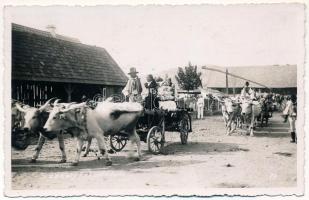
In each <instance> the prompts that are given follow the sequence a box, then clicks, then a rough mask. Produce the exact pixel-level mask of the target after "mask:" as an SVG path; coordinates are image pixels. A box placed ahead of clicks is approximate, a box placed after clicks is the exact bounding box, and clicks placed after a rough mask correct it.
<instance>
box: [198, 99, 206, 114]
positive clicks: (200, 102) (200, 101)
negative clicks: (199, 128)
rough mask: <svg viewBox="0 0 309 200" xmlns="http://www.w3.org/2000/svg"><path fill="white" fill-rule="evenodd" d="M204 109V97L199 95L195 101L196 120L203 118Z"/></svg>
mask: <svg viewBox="0 0 309 200" xmlns="http://www.w3.org/2000/svg"><path fill="white" fill-rule="evenodd" d="M204 107H205V101H204V97H203V96H202V95H199V96H198V99H197V118H198V119H203V118H204Z"/></svg>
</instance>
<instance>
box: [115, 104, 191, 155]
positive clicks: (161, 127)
mask: <svg viewBox="0 0 309 200" xmlns="http://www.w3.org/2000/svg"><path fill="white" fill-rule="evenodd" d="M136 131H137V134H138V135H139V137H140V139H141V141H144V142H145V143H147V146H148V150H149V151H150V152H151V153H152V154H159V153H160V152H161V150H162V148H163V147H164V143H165V132H166V131H168V132H178V133H179V137H180V141H181V144H187V141H188V135H189V133H190V132H192V126H191V116H190V114H189V113H188V111H187V110H185V109H180V108H177V109H175V110H172V111H171V110H170V111H168V110H164V109H144V112H143V115H142V116H141V117H140V119H139V121H138V123H137V127H136ZM128 140H129V138H128V135H127V134H126V133H117V134H114V135H112V136H111V137H110V146H111V148H112V149H113V150H114V151H116V152H119V151H121V150H122V149H123V148H124V147H125V146H126V144H127V141H128Z"/></svg>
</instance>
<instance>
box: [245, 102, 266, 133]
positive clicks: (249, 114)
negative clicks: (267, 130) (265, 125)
mask: <svg viewBox="0 0 309 200" xmlns="http://www.w3.org/2000/svg"><path fill="white" fill-rule="evenodd" d="M240 105H241V115H242V117H243V120H244V123H246V124H249V132H250V136H254V133H253V129H254V127H255V123H256V120H257V117H258V116H259V115H260V114H261V111H262V109H261V104H260V103H259V102H258V101H252V100H247V99H243V100H242V103H241V104H240Z"/></svg>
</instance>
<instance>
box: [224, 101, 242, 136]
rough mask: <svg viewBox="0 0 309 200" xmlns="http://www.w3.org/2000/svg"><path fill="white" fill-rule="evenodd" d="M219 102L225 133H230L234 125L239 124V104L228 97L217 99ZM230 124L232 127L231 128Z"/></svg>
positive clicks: (237, 125)
mask: <svg viewBox="0 0 309 200" xmlns="http://www.w3.org/2000/svg"><path fill="white" fill-rule="evenodd" d="M219 102H220V104H221V109H222V115H223V119H224V122H225V126H226V135H230V134H231V133H233V132H234V131H235V130H236V127H239V126H240V123H241V119H240V110H241V109H240V106H239V104H238V103H237V102H234V101H233V100H232V99H230V98H225V99H224V100H223V101H219ZM232 124H234V128H233V129H232Z"/></svg>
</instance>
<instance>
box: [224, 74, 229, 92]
mask: <svg viewBox="0 0 309 200" xmlns="http://www.w3.org/2000/svg"><path fill="white" fill-rule="evenodd" d="M228 73H229V72H228V69H227V68H226V70H225V87H226V94H227V95H228V94H229V79H228Z"/></svg>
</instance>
